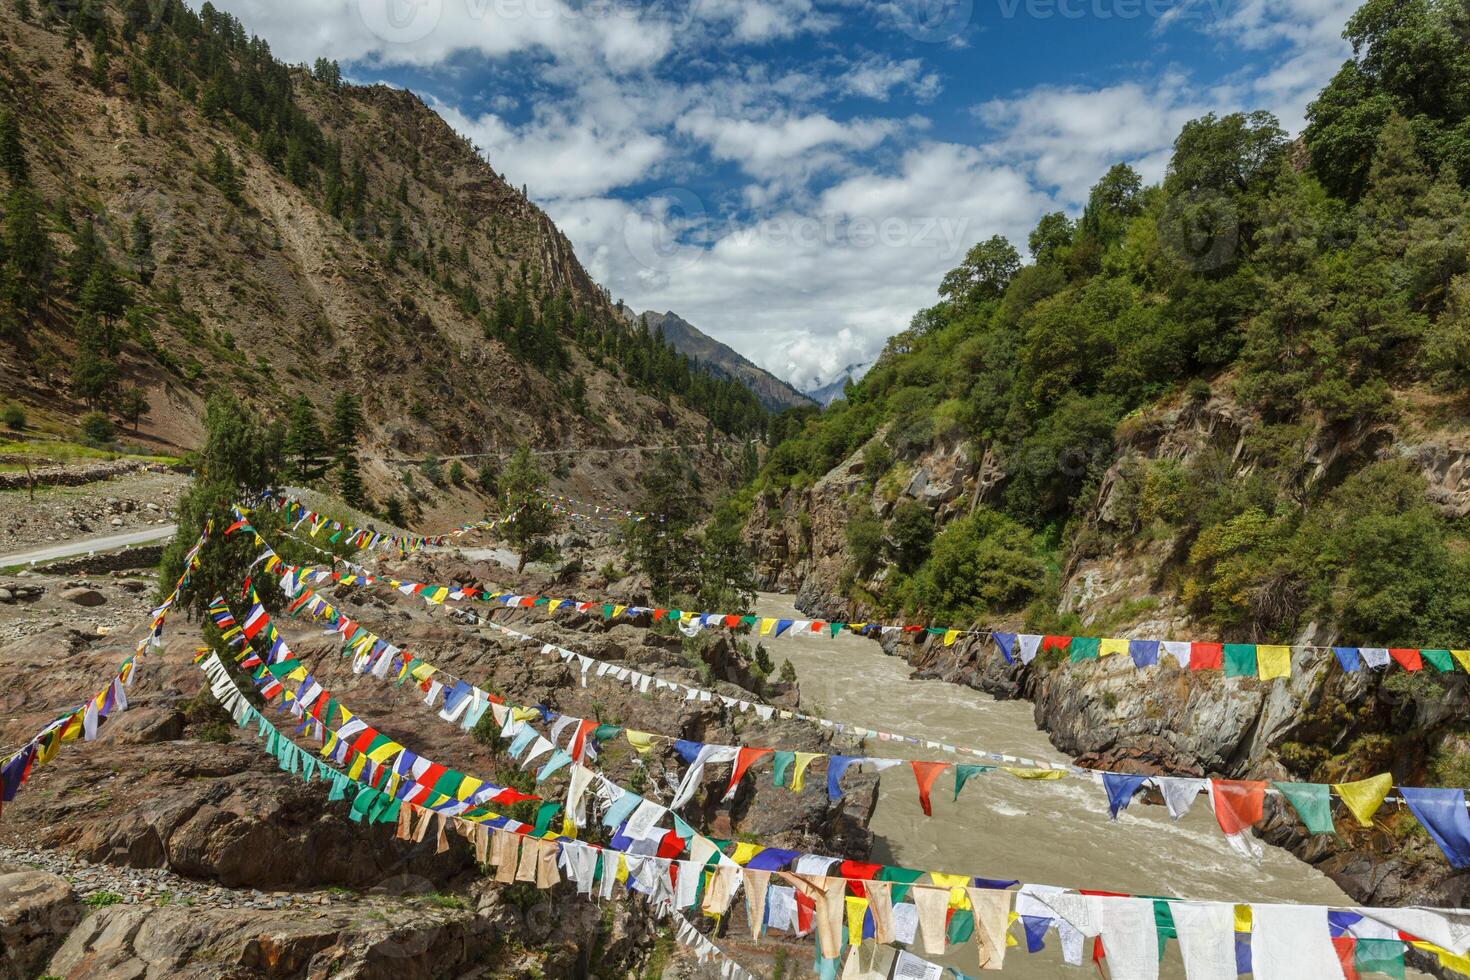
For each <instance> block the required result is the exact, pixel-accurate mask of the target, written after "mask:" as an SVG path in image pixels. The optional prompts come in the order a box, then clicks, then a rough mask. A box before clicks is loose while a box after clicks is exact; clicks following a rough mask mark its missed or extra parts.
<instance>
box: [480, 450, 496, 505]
mask: <svg viewBox="0 0 1470 980" xmlns="http://www.w3.org/2000/svg"><path fill="white" fill-rule="evenodd" d="M475 479H476V480H478V481H479V484H480V489H481V490H484V491H485V492H486V493H488V494H491V495H492V496H493V495H495V494H497V493H499V492H500V467H499V466H497V465H496V463H495V458H494V457H493V456H492V457H490V458H488V459H486V460H485V462H483V463H481V464H480V472H479V473H477V474H475Z"/></svg>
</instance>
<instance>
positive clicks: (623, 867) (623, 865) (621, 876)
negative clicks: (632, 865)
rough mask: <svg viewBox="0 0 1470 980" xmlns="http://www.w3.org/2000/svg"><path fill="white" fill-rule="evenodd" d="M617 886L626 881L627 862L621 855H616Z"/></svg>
mask: <svg viewBox="0 0 1470 980" xmlns="http://www.w3.org/2000/svg"><path fill="white" fill-rule="evenodd" d="M616 880H617V883H618V884H620V885H621V884H622V883H623V882H625V881H627V880H628V860H627V859H626V858H625V857H623V855H622V854H619V855H618V872H617V875H616Z"/></svg>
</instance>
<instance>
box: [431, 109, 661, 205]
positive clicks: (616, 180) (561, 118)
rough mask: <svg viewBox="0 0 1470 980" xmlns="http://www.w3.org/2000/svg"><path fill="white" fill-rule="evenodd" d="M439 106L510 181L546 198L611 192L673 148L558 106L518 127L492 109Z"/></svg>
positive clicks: (652, 136)
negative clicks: (472, 111)
mask: <svg viewBox="0 0 1470 980" xmlns="http://www.w3.org/2000/svg"><path fill="white" fill-rule="evenodd" d="M435 109H436V111H438V113H439V114H440V115H441V116H443V117H444V119H445V120H446V121H447V122H448V123H449V124H450V125H451V126H453V127H454V128H455V129H456V130H457V131H459V132H461V133H463V134H465V135H467V136H469V137H470V138H471V139H472V140H474V141H475V143H476V144H477V145H478V146H479V147H480V149H481V150H482V151H483V152H484V154H485V157H486V159H488V160H489V161H490V162H491V163H492V164H493V165H494V166H495V168H496V169H497V170H499V171H500V172H501V173H503V174H504V175H505V177H506V179H507V180H509V181H510V182H511V183H512V184H525V185H527V187H528V189H529V190H530V192H531V193H532V195H533V196H536V197H540V198H560V197H585V196H587V195H591V194H604V193H607V192H608V191H611V190H614V189H616V188H618V187H622V186H625V185H627V184H632V183H635V182H637V181H639V180H641V179H643V178H644V177H646V176H648V174H649V173H650V172H651V171H652V169H653V168H654V167H655V166H656V165H657V164H658V162H659V161H660V160H662V159H663V158H664V157H665V156H666V155H667V153H668V144H667V143H666V142H665V141H664V140H663V139H662V138H661V137H659V136H657V135H655V134H653V133H649V132H647V131H644V130H641V129H638V128H636V127H630V128H625V127H622V126H619V125H609V124H608V123H607V122H606V121H604V120H601V119H598V118H595V117H590V116H588V115H586V114H583V115H578V116H575V117H569V116H566V115H563V114H562V113H561V112H560V111H558V110H555V109H552V110H548V111H546V112H544V113H541V114H539V115H538V116H537V117H536V118H535V120H534V121H533V122H532V123H530V124H529V125H527V126H525V127H522V128H521V129H515V128H513V127H511V126H508V125H506V123H505V122H504V120H502V119H501V118H500V117H499V116H496V115H493V114H490V113H487V114H485V115H482V116H476V117H469V116H466V115H464V114H463V113H461V112H460V111H459V110H458V109H455V108H453V107H451V106H446V105H443V104H442V103H439V104H436V105H435Z"/></svg>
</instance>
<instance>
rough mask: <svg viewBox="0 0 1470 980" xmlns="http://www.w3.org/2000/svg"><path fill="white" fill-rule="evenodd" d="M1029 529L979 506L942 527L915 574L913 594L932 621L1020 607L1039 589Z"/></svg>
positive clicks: (974, 617)
mask: <svg viewBox="0 0 1470 980" xmlns="http://www.w3.org/2000/svg"><path fill="white" fill-rule="evenodd" d="M1037 551H1038V548H1037V545H1036V541H1035V539H1034V538H1033V536H1032V534H1031V532H1029V531H1027V530H1026V529H1025V528H1024V527H1022V526H1021V525H1020V524H1018V523H1016V522H1015V521H1013V520H1011V519H1010V518H1008V517H1005V516H1004V515H1002V514H997V513H995V512H994V511H989V510H982V511H978V512H977V513H975V514H972V515H970V516H969V517H964V518H961V519H960V520H957V521H955V522H954V523H952V524H950V525H949V526H948V527H946V528H945V529H944V530H943V531H941V532H940V533H939V536H938V537H936V538H935V539H934V548H933V554H932V555H931V556H930V558H929V561H928V562H927V563H926V564H925V565H924V566H923V568H921V569H920V570H919V573H918V574H917V575H916V576H915V585H914V587H915V594H916V595H917V597H918V599H919V601H920V603H922V605H923V607H924V609H925V610H926V611H927V612H928V613H929V615H930V616H932V617H933V618H934V619H936V620H940V621H943V622H947V623H953V624H958V623H965V622H973V621H975V620H977V619H980V618H981V617H983V616H985V615H986V614H987V613H998V612H1008V611H1011V610H1015V609H1019V608H1021V607H1022V606H1024V605H1025V604H1026V603H1027V602H1029V601H1030V600H1031V598H1032V597H1033V596H1035V595H1036V594H1037V592H1038V591H1039V590H1040V588H1041V585H1042V581H1043V577H1044V575H1045V571H1046V570H1045V567H1044V565H1043V564H1042V561H1041V559H1040V557H1039V556H1038V554H1037Z"/></svg>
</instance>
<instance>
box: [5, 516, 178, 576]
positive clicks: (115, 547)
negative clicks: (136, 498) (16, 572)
mask: <svg viewBox="0 0 1470 980" xmlns="http://www.w3.org/2000/svg"><path fill="white" fill-rule="evenodd" d="M178 529H179V526H178V525H177V524H158V525H155V526H153V527H145V528H143V529H142V530H139V531H127V532H124V533H122V534H108V535H104V536H102V537H98V538H82V539H81V540H79V541H65V542H62V543H61V544H53V545H47V546H46V547H44V548H36V549H35V550H33V551H19V552H16V553H15V554H10V555H0V568H9V567H11V566H13V565H31V564H39V563H40V562H47V561H56V560H57V559H58V558H71V557H73V556H75V555H85V554H90V553H91V552H94V551H119V550H121V549H123V548H128V547H131V546H132V545H135V544H153V543H155V542H158V541H167V540H168V539H169V538H171V537H173V536H174V532H175V531H177V530H178Z"/></svg>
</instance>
